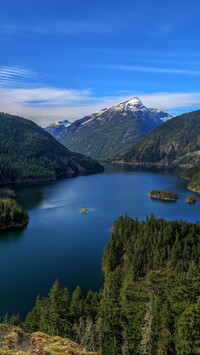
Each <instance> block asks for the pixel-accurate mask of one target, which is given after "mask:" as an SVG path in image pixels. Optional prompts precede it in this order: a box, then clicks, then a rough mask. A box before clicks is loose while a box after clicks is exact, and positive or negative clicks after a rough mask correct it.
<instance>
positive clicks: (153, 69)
mask: <svg viewBox="0 0 200 355" xmlns="http://www.w3.org/2000/svg"><path fill="white" fill-rule="evenodd" d="M90 67H93V68H99V69H108V70H120V71H129V72H131V71H137V72H149V73H159V74H186V75H200V70H190V69H179V68H159V67H150V66H140V65H121V64H95V65H92V66H91V65H90Z"/></svg>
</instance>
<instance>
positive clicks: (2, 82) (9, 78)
mask: <svg viewBox="0 0 200 355" xmlns="http://www.w3.org/2000/svg"><path fill="white" fill-rule="evenodd" d="M34 80H37V81H38V80H39V75H38V74H36V73H34V72H33V71H32V70H29V69H25V68H20V67H0V86H1V87H2V86H5V87H6V86H9V87H10V86H14V87H15V86H19V85H20V84H21V85H23V86H26V85H27V84H28V83H29V82H31V84H33V82H34Z"/></svg>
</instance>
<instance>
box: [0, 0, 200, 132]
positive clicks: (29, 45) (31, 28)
mask: <svg viewBox="0 0 200 355" xmlns="http://www.w3.org/2000/svg"><path fill="white" fill-rule="evenodd" d="M199 12H200V4H199V2H198V1H197V0H195V1H194V0H191V1H190V2H188V1H187V2H186V1H185V0H182V1H180V0H177V1H171V0H168V1H162V0H160V1H158V0H149V1H148V0H143V1H135V0H134V1H132V0H123V1H122V0H115V1H114V0H107V1H105V0H101V1H96V0H48V1H47V0H6V1H4V0H0V47H1V55H0V111H4V112H9V113H12V114H18V115H22V116H24V117H27V118H30V119H33V120H34V121H35V122H37V123H38V124H41V125H42V126H46V125H47V124H48V123H50V122H54V121H57V120H60V119H66V118H67V119H70V120H74V119H76V118H80V117H82V116H84V115H85V114H88V113H91V112H93V111H95V110H98V109H101V108H104V107H109V106H111V105H112V104H114V103H117V102H119V101H123V100H125V99H127V98H129V97H131V96H138V97H140V98H141V99H142V101H143V103H144V104H146V105H147V106H150V107H156V108H160V109H163V110H166V111H167V112H169V113H171V114H174V115H175V114H179V113H182V112H188V111H192V110H196V109H199V107H200V87H199V83H200V21H199Z"/></svg>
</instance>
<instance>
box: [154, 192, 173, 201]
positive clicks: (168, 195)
mask: <svg viewBox="0 0 200 355" xmlns="http://www.w3.org/2000/svg"><path fill="white" fill-rule="evenodd" d="M149 196H150V197H152V198H157V199H159V200H172V201H174V200H175V201H176V200H177V198H178V195H177V194H175V193H174V192H170V191H164V190H151V191H150V192H149Z"/></svg>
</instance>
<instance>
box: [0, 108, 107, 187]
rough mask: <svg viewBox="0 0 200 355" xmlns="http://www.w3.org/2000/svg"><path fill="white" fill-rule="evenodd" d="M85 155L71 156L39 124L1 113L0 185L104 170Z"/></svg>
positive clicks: (68, 151) (69, 152) (46, 179)
mask: <svg viewBox="0 0 200 355" xmlns="http://www.w3.org/2000/svg"><path fill="white" fill-rule="evenodd" d="M102 170H103V167H102V166H101V165H100V164H99V163H97V162H96V161H94V160H92V159H91V158H86V157H85V156H84V155H82V154H78V153H72V152H71V151H70V150H68V149H67V148H65V147H64V146H63V145H62V144H60V143H59V142H58V141H57V140H56V139H54V138H53V137H52V136H51V135H50V134H49V133H47V132H45V131H44V130H43V129H42V128H41V127H39V126H38V125H37V124H36V123H34V122H32V121H30V120H27V119H24V118H22V117H18V116H13V115H9V114H5V113H0V184H1V185H4V184H11V183H18V182H34V181H50V180H55V179H58V178H61V177H65V176H66V177H69V176H76V175H78V174H80V173H81V174H85V173H92V172H98V171H102Z"/></svg>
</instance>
